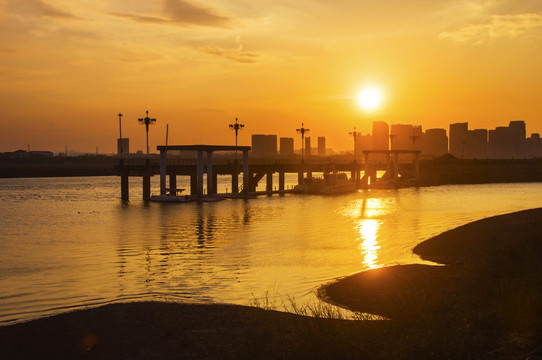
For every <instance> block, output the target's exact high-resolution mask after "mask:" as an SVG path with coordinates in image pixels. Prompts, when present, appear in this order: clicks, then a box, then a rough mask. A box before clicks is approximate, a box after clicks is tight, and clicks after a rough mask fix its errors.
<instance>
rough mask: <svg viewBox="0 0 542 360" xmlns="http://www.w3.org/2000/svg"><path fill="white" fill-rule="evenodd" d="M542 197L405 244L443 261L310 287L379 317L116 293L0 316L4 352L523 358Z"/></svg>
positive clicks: (538, 263) (541, 305)
mask: <svg viewBox="0 0 542 360" xmlns="http://www.w3.org/2000/svg"><path fill="white" fill-rule="evenodd" d="M540 224H542V208H537V209H531V210H524V211H520V212H515V213H510V214H505V215H499V216H494V217H489V218H485V219H482V220H478V221H475V222H472V223H469V224H466V225H462V226H459V227H457V228H455V229H452V230H449V231H446V232H444V233H442V234H440V235H437V236H435V237H433V238H431V239H428V240H426V241H424V242H422V243H420V244H418V245H417V246H416V247H415V248H414V253H416V254H417V255H419V256H420V257H421V258H422V259H426V260H431V261H437V262H439V263H441V264H444V265H420V264H412V265H395V266H390V267H385V268H379V269H374V270H368V271H364V272H360V273H356V274H353V275H349V276H346V277H343V278H340V279H338V280H336V281H334V282H331V283H328V284H325V285H323V286H322V287H320V289H319V297H320V298H321V299H323V300H326V299H325V298H324V296H327V297H329V299H328V300H330V301H331V302H332V303H334V304H336V305H340V306H343V307H347V308H350V309H351V310H354V311H360V312H364V313H371V314H377V315H380V316H383V317H384V318H385V319H386V320H371V321H366V320H357V321H356V320H354V321H352V320H337V319H331V318H330V314H329V313H326V311H328V310H326V308H325V307H324V308H322V309H321V310H319V311H320V312H319V313H318V314H317V316H316V317H311V316H302V315H307V314H309V315H313V314H311V313H310V312H307V311H306V309H300V310H299V311H298V314H292V313H284V312H279V311H274V310H269V309H266V308H265V307H264V308H257V307H250V306H240V305H222V304H186V303H165V302H133V303H113V304H108V305H104V306H100V307H97V308H90V309H85V310H76V311H73V312H68V313H64V314H60V315H55V316H51V317H46V318H41V319H37V320H31V321H29V322H23V323H17V324H13V325H6V326H0V353H2V354H5V356H7V358H11V359H35V358H51V359H118V358H131V359H149V358H150V359H153V358H156V359H176V358H209V359H212V358H219V357H220V358H231V359H239V358H241V359H244V358H247V359H248V358H261V357H264V358H273V359H275V358H276V359H279V358H280V359H283V358H311V359H312V358H331V357H339V358H363V357H365V358H376V359H385V358H405V359H417V358H420V357H421V358H458V359H460V358H474V357H475V358H487V359H494V358H497V359H499V358H520V359H524V358H525V359H526V358H527V357H528V355H533V354H536V355H542V354H541V353H539V350H538V347H539V346H540V343H541V342H542V331H541V330H539V329H542V300H541V299H542V260H541V259H542V256H541V255H542V227H541V226H540Z"/></svg>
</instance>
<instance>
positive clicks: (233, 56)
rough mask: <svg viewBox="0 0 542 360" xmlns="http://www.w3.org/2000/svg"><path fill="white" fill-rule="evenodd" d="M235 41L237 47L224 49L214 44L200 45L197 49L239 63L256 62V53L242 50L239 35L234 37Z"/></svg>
mask: <svg viewBox="0 0 542 360" xmlns="http://www.w3.org/2000/svg"><path fill="white" fill-rule="evenodd" d="M235 42H236V43H237V48H235V49H224V48H221V47H216V46H200V47H198V48H197V49H198V50H199V51H201V52H204V53H206V54H210V55H215V56H219V57H223V58H225V59H228V60H233V61H236V62H240V63H254V62H256V60H257V58H258V54H255V53H251V52H246V51H244V50H243V44H241V37H240V36H238V37H237V38H236V39H235Z"/></svg>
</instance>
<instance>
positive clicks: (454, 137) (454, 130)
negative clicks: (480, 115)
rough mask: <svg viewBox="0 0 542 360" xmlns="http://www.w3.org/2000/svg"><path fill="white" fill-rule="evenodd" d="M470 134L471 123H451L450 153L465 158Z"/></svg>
mask: <svg viewBox="0 0 542 360" xmlns="http://www.w3.org/2000/svg"><path fill="white" fill-rule="evenodd" d="M468 136H469V123H455V124H450V154H452V155H453V156H455V157H458V158H463V157H464V156H465V146H466V144H467V138H468Z"/></svg>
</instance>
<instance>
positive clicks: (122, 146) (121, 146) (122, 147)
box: [117, 138, 130, 157]
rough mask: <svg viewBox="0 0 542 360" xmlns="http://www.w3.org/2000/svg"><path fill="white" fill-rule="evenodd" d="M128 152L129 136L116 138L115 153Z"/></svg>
mask: <svg viewBox="0 0 542 360" xmlns="http://www.w3.org/2000/svg"><path fill="white" fill-rule="evenodd" d="M128 154H130V139H129V138H118V139H117V155H118V156H119V157H120V156H127V155H128Z"/></svg>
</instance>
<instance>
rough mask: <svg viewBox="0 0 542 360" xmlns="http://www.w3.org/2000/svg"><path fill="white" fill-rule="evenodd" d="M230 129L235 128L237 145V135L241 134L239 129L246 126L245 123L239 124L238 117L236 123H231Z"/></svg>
mask: <svg viewBox="0 0 542 360" xmlns="http://www.w3.org/2000/svg"><path fill="white" fill-rule="evenodd" d="M229 127H230V129H232V130H235V146H236V147H237V135H238V134H239V130H241V129H242V128H244V127H245V125H243V124H239V123H238V122H237V118H235V124H230V125H229Z"/></svg>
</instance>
